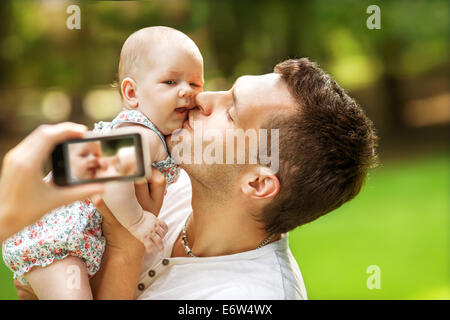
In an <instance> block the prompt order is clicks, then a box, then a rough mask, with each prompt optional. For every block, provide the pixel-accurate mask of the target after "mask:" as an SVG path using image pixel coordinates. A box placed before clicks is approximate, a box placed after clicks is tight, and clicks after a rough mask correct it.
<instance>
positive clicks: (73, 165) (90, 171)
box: [69, 141, 102, 180]
mask: <svg viewBox="0 0 450 320" xmlns="http://www.w3.org/2000/svg"><path fill="white" fill-rule="evenodd" d="M101 156H102V149H101V147H100V142H98V141H97V142H80V143H72V144H69V162H70V177H71V179H72V180H89V179H94V178H95V177H96V173H97V169H99V168H100V162H99V158H100V157H101Z"/></svg>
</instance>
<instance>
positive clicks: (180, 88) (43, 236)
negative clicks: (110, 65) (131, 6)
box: [3, 27, 203, 299]
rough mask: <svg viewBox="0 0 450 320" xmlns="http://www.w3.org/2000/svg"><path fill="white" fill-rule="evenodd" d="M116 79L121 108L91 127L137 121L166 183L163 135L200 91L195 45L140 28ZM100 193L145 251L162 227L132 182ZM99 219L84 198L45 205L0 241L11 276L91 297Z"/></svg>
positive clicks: (99, 249)
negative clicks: (143, 204) (111, 117)
mask: <svg viewBox="0 0 450 320" xmlns="http://www.w3.org/2000/svg"><path fill="white" fill-rule="evenodd" d="M119 83H120V93H121V96H122V101H123V105H124V109H123V111H122V112H120V113H119V115H118V116H117V117H116V118H115V119H114V120H113V121H112V122H110V123H109V122H100V123H98V124H96V126H95V129H94V131H96V132H102V133H107V132H109V131H110V130H114V129H116V128H120V127H130V126H135V127H139V128H140V129H141V132H142V128H146V129H148V130H143V131H145V133H144V135H145V137H144V138H145V139H144V140H143V141H148V143H149V149H150V155H151V160H152V164H153V166H154V167H156V169H158V170H159V171H160V172H162V173H163V174H164V176H165V177H166V181H167V184H170V183H173V182H174V181H175V180H176V178H177V176H178V174H179V169H178V167H177V165H176V164H175V162H174V161H173V160H172V159H171V158H170V156H169V154H168V150H167V146H166V143H165V140H164V135H168V134H171V133H172V132H173V131H174V130H176V129H179V128H181V127H182V124H183V122H184V121H185V119H186V117H187V113H188V110H189V109H191V108H193V107H194V106H195V97H196V95H197V94H198V93H199V92H201V91H202V88H203V58H202V55H201V53H200V51H199V49H198V48H197V46H196V45H195V43H194V42H193V41H192V40H191V39H190V38H189V37H187V36H186V35H185V34H183V33H182V32H180V31H177V30H174V29H172V28H168V27H149V28H144V29H141V30H139V31H137V32H135V33H133V34H132V35H131V36H130V37H129V38H128V39H127V40H126V41H125V43H124V45H123V47H122V51H121V54H120V63H119ZM99 172H100V171H99ZM103 199H104V201H105V203H106V204H107V206H108V207H109V209H110V210H111V212H113V214H114V215H115V217H116V218H117V220H118V221H119V222H120V223H121V224H122V225H123V226H125V227H126V228H127V229H128V230H129V231H130V233H131V234H133V235H134V236H135V237H136V238H137V239H139V240H140V241H141V242H142V243H143V244H144V246H145V248H146V249H147V250H150V249H151V247H152V246H153V245H157V244H158V242H157V240H158V239H159V240H160V239H161V238H162V237H164V235H165V233H166V232H167V226H166V225H165V224H164V223H163V222H162V221H159V220H158V219H157V218H156V217H155V216H154V215H153V214H152V213H150V212H147V211H144V210H143V209H142V207H141V206H140V204H139V202H138V201H137V199H136V196H135V191H134V184H133V182H111V183H107V184H105V192H104V194H103ZM101 222H102V216H101V214H100V213H99V212H98V211H97V210H96V208H95V206H94V205H93V204H92V202H90V201H77V202H75V203H73V204H71V205H68V206H64V207H62V208H59V209H56V210H54V211H52V212H50V213H49V214H47V215H46V216H45V217H44V218H42V219H41V220H40V221H38V222H37V223H35V224H34V225H31V226H29V227H27V228H25V229H24V230H22V231H21V232H19V233H17V234H16V235H14V236H13V237H11V238H10V239H8V240H7V241H5V242H4V244H3V258H4V260H5V263H6V264H7V265H8V266H9V268H10V269H11V270H12V271H13V272H14V277H15V278H17V279H18V280H19V281H20V282H21V283H23V284H27V283H29V284H30V285H31V287H32V288H33V290H34V292H35V293H36V295H37V296H38V298H39V299H92V293H91V289H90V285H89V281H88V278H90V277H92V276H93V275H95V273H96V272H97V271H98V269H99V267H100V262H101V256H102V254H103V250H104V248H105V239H104V238H103V237H102V232H101ZM160 249H161V248H160ZM55 260H56V261H55ZM34 267H36V268H34ZM70 270H72V271H73V270H75V271H78V275H79V276H80V279H81V280H80V281H79V282H78V283H76V284H77V285H75V286H74V285H73V283H72V282H73V281H72V282H71V280H70V279H72V278H73V273H70V272H69V271H70ZM70 277H72V278H70Z"/></svg>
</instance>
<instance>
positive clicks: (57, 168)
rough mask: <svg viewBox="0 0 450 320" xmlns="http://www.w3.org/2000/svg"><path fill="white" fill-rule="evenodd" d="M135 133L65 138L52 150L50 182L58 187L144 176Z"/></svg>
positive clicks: (138, 141) (135, 178)
mask: <svg viewBox="0 0 450 320" xmlns="http://www.w3.org/2000/svg"><path fill="white" fill-rule="evenodd" d="M145 162H146V161H145V157H144V154H143V148H142V139H141V135H140V134H139V133H127V134H111V135H98V134H91V136H89V137H87V138H83V139H72V140H67V141H65V142H64V143H61V144H59V145H57V146H56V148H55V149H54V151H53V152H52V167H53V181H54V183H55V184H57V185H60V186H69V185H78V184H84V183H92V182H106V181H111V180H137V179H139V178H143V177H145V176H146V165H145Z"/></svg>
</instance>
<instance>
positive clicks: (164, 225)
mask: <svg viewBox="0 0 450 320" xmlns="http://www.w3.org/2000/svg"><path fill="white" fill-rule="evenodd" d="M157 227H158V228H157V229H159V228H161V229H162V232H163V235H162V236H161V237H164V236H165V235H166V233H167V231H169V227H168V226H167V224H166V223H165V222H164V221H161V220H158V226H157Z"/></svg>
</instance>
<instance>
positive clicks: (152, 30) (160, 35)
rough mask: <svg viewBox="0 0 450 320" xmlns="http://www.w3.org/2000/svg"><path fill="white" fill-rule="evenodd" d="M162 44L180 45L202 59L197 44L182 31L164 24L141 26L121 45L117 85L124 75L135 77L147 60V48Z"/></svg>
mask: <svg viewBox="0 0 450 320" xmlns="http://www.w3.org/2000/svg"><path fill="white" fill-rule="evenodd" d="M163 44H170V45H171V46H176V47H178V48H180V47H181V48H182V49H185V50H188V51H189V52H191V53H192V54H194V55H196V56H198V57H200V59H201V60H202V61H203V58H202V55H201V53H200V50H199V49H198V47H197V45H196V44H195V43H194V41H192V39H191V38H189V37H188V36H187V35H185V34H184V33H183V32H181V31H178V30H176V29H173V28H169V27H164V26H156V27H147V28H143V29H140V30H138V31H136V32H134V33H133V34H131V35H130V36H129V37H128V38H127V40H126V41H125V43H124V44H123V46H122V51H121V52H120V61H119V74H118V80H119V83H118V85H119V87H120V84H121V83H122V80H123V79H124V78H126V77H132V78H134V79H136V78H137V77H138V75H139V72H138V71H139V70H140V69H141V67H142V64H143V63H146V62H148V52H149V50H151V49H152V48H153V47H154V46H158V45H163Z"/></svg>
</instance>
